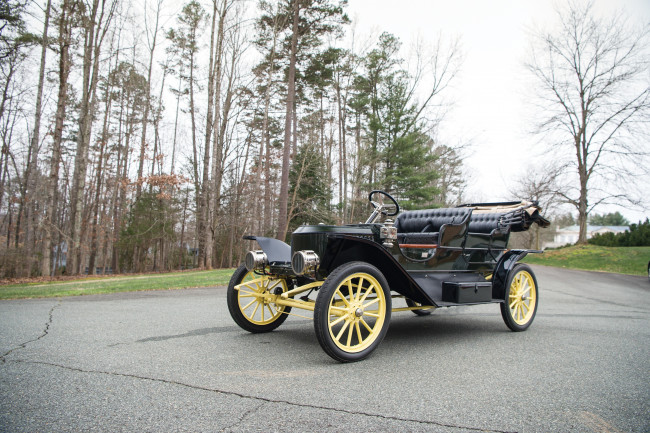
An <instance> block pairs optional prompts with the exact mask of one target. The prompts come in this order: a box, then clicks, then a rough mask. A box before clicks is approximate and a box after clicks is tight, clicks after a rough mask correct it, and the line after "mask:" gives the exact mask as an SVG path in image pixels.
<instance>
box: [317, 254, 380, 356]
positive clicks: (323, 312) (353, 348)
mask: <svg viewBox="0 0 650 433" xmlns="http://www.w3.org/2000/svg"><path fill="white" fill-rule="evenodd" d="M390 311H391V297H390V290H389V289H388V283H387V282H386V279H385V278H384V276H383V275H382V273H381V272H380V271H379V270H378V269H377V268H375V267H374V266H372V265H370V264H367V263H364V262H352V263H348V264H345V265H342V266H340V267H338V268H337V269H335V270H334V271H333V272H332V273H331V274H330V275H329V276H328V278H327V280H325V283H323V285H322V286H321V288H320V289H319V292H318V297H317V299H316V305H315V309H314V329H315V331H316V336H317V337H318V342H319V343H320V345H321V347H322V348H323V349H324V350H325V352H326V353H327V354H328V355H330V356H331V357H332V358H334V359H336V360H337V361H342V362H351V361H359V360H362V359H364V358H366V357H367V356H369V355H370V354H371V353H372V352H373V351H374V350H375V349H376V348H377V346H378V345H379V344H380V343H381V341H382V340H383V338H384V336H385V335H386V331H387V330H388V322H389V320H390Z"/></svg>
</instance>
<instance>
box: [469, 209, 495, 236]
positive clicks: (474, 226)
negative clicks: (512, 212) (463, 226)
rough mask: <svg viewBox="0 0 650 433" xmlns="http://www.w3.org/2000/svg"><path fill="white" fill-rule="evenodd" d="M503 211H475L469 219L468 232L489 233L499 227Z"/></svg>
mask: <svg viewBox="0 0 650 433" xmlns="http://www.w3.org/2000/svg"><path fill="white" fill-rule="evenodd" d="M502 216H503V213H475V214H472V218H471V219H470V221H469V228H468V231H469V232H470V233H487V234H489V233H491V232H492V230H494V229H496V228H498V227H499V219H500V218H501V217H502Z"/></svg>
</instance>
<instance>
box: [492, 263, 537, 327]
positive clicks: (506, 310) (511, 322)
mask: <svg viewBox="0 0 650 433" xmlns="http://www.w3.org/2000/svg"><path fill="white" fill-rule="evenodd" d="M522 272H523V273H527V274H528V275H529V276H530V279H531V280H532V283H533V287H532V289H534V292H535V294H534V296H535V305H534V307H533V309H532V314H530V317H526V318H525V322H524V323H521V322H522V320H519V321H518V320H517V319H516V318H515V317H514V316H513V313H512V309H511V308H510V292H511V290H512V289H513V281H514V280H515V278H517V276H518V275H519V274H520V273H522ZM507 281H508V283H507V285H506V290H505V299H504V302H503V303H502V304H500V307H501V317H503V321H504V322H505V324H506V326H507V327H508V328H510V330H511V331H514V332H521V331H525V330H526V329H528V327H530V325H531V324H532V323H533V320H534V319H535V315H536V314H537V307H538V306H539V286H538V285H537V278H535V274H534V273H533V270H532V269H531V268H530V266H528V265H525V264H523V263H518V264H516V265H515V266H514V267H513V268H512V269H511V270H510V272H509V273H508V280H507ZM513 296H514V295H513ZM526 315H528V313H526ZM518 322H519V323H518Z"/></svg>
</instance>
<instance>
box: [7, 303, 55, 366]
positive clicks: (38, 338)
mask: <svg viewBox="0 0 650 433" xmlns="http://www.w3.org/2000/svg"><path fill="white" fill-rule="evenodd" d="M60 305H61V300H59V301H58V302H57V303H56V304H54V305H53V306H52V308H50V312H49V314H48V319H47V322H46V323H45V328H44V329H43V332H42V333H41V335H39V336H38V337H36V338H32V339H31V340H28V341H25V342H24V343H20V344H19V345H18V346H16V347H14V348H13V349H9V350H8V351H7V352H5V353H3V354H2V355H0V361H2V363H3V364H4V363H5V362H6V359H5V357H7V356H8V355H9V354H11V353H12V352H14V351H16V350H19V349H24V348H26V347H27V345H28V344H30V343H34V342H36V341H38V340H40V339H41V338H43V337H45V336H46V335H47V334H48V333H49V332H50V325H51V324H52V316H53V314H54V310H55V309H56V308H57V307H59V306H60Z"/></svg>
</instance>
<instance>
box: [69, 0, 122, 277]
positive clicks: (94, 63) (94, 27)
mask: <svg viewBox="0 0 650 433" xmlns="http://www.w3.org/2000/svg"><path fill="white" fill-rule="evenodd" d="M101 1H102V9H101V11H99V2H100V0H94V1H93V5H92V11H91V14H90V16H84V19H83V21H84V37H85V43H84V55H83V75H82V97H81V106H80V110H79V133H78V139H77V152H76V157H75V166H74V175H73V184H72V191H71V195H70V203H71V205H72V208H71V215H70V224H71V228H70V234H71V236H70V237H71V239H72V249H71V250H69V251H68V258H69V259H71V260H70V266H69V267H67V269H66V270H67V271H68V273H69V274H71V275H75V274H78V273H80V272H81V269H80V268H81V261H82V260H81V228H82V227H81V222H82V212H83V199H84V185H85V181H86V171H87V168H88V150H89V146H90V135H91V132H92V124H93V118H94V115H95V108H96V105H97V92H96V90H97V82H98V76H99V56H100V54H101V45H102V42H103V38H104V35H105V33H106V27H107V26H108V24H109V23H110V20H111V18H112V14H113V8H114V7H115V2H116V0H109V1H112V7H111V9H110V10H109V11H108V15H107V16H106V21H104V13H105V12H106V10H105V2H106V0H101ZM98 12H99V17H98V16H97V14H98ZM102 24H103V26H102Z"/></svg>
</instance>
